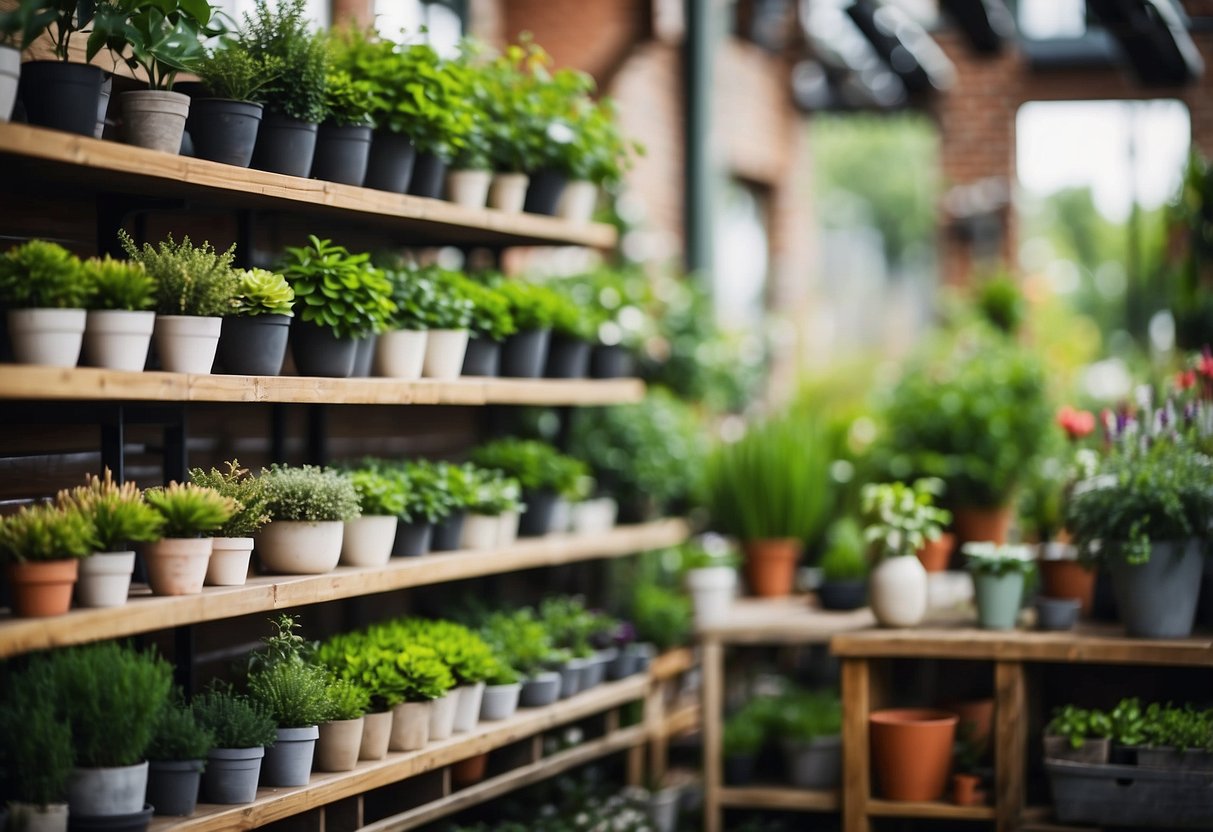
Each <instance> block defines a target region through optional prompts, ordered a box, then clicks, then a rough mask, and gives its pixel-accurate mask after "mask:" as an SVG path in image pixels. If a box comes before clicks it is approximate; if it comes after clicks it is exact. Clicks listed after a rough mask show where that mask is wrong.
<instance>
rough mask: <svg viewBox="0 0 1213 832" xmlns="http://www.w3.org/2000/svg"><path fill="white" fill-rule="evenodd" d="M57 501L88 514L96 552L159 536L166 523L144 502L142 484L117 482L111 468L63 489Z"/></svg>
mask: <svg viewBox="0 0 1213 832" xmlns="http://www.w3.org/2000/svg"><path fill="white" fill-rule="evenodd" d="M55 502H56V503H57V504H58V505H59V506H61V507H63V508H68V509H75V510H77V511H79V512H80V513H81V514H82V515H84V516H85V517H86V518H88V520H89V522H90V524H91V527H92V528H91V534H90V536H89V547H90V549H91V550H92V551H94V552H121V551H125V550H126V549H127V548H128V547H129V546H130V544H132V543H149V542H151V541H153V540H159V539H160V530H161V528H162V527H163V526H164V518H163V517H162V516H161V515H160V513H159V512H158V511H156V510H155V509H154V508H152V507H151V506H150V505H148V504H147V503H146V502H144V500H143V494H142V492H140V490H139V487H138V486H137V485H135V483H133V482H125V483H123V484H122V485H119V484H118V483H116V482H114V477H113V474H112V473H111V472H110V470H109V469H108V468H106V469H105V475H104V477H98V476H95V475H94V476H92V477H90V478H88V479H87V480H86V481H85V484H84V485H81V486H77V487H76V488H73V489H71V490H64V491H60V492H59V495H58V497H56V499H55Z"/></svg>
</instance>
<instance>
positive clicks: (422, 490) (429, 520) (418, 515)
mask: <svg viewBox="0 0 1213 832" xmlns="http://www.w3.org/2000/svg"><path fill="white" fill-rule="evenodd" d="M385 473H387V475H388V476H389V477H390V478H392V479H393V481H394V482H395V487H396V489H397V490H398V491H400V492H401V493H402V494H403V495H404V507H403V508H402V509H401V510H400V513H399V514H398V518H399V522H398V523H397V525H396V542H395V543H394V544H393V546H392V555H393V556H394V557H416V556H418V555H424V554H425V553H426V552H428V551H430V545H431V542H432V540H433V534H434V526H435V525H436V524H437V523H439V522H441V521H442V520H443V519H444V518H445V517H447V515H449V514H450V513H451V511H452V509H453V508H454V501H453V499H452V497H451V493H450V486H449V484H448V483H447V481H446V479H445V478H444V477H443V476H441V475H440V473H439V469H438V468H437V467H436V466H434V465H433V464H431V463H428V462H425V461H424V460H419V461H416V462H409V463H405V464H402V465H396V466H393V467H392V468H390V469H388V470H387V471H386V472H385Z"/></svg>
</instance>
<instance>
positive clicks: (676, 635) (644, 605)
mask: <svg viewBox="0 0 1213 832" xmlns="http://www.w3.org/2000/svg"><path fill="white" fill-rule="evenodd" d="M692 617H693V611H692V608H691V600H690V599H689V598H687V597H686V595H684V594H683V593H681V592H675V591H674V590H672V589H668V588H666V587H664V586H661V585H660V584H657V583H649V582H645V583H640V584H638V585H637V586H636V589H635V594H634V595H633V596H632V622H633V624H635V626H636V634H637V638H639V639H640V640H641V641H649V642H652V643H653V644H654V645H655V646H656V647H657V649H658V650H672V649H674V648H675V647H681V646H683V645H684V644H687V643H688V642H689V641H690V637H691V626H692Z"/></svg>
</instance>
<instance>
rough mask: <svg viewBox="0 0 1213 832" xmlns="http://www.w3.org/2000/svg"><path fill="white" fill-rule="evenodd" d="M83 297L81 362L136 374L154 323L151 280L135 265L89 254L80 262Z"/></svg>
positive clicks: (154, 314) (141, 362)
mask: <svg viewBox="0 0 1213 832" xmlns="http://www.w3.org/2000/svg"><path fill="white" fill-rule="evenodd" d="M81 269H82V270H83V274H84V281H85V283H86V285H87V286H88V297H87V298H86V299H85V301H84V306H85V308H86V309H87V310H88V314H87V317H86V322H85V326H84V354H83V359H84V361H83V363H85V364H87V365H89V366H92V367H105V368H107V369H110V370H128V371H130V372H136V373H137V372H139V371H141V370H142V369H143V366H144V364H146V363H147V350H148V347H149V346H150V345H151V341H152V328H153V327H154V326H155V324H156V312H155V310H154V307H155V305H156V280H155V278H153V277H152V276H151V275H150V274H148V273H147V271H146V270H145V269H144V268H143V265H142V264H141V263H136V262H132V261H129V260H114V259H112V258H110V257H109V256H108V255H106V257H105V258H104V259H102V258H99V257H93V258H90V259H88V260H85V261H84V262H83V263H82V264H81Z"/></svg>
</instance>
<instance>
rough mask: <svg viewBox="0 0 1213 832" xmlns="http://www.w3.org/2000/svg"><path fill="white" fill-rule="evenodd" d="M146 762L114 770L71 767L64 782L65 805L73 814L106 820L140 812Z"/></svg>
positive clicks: (118, 767)
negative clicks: (65, 789)
mask: <svg viewBox="0 0 1213 832" xmlns="http://www.w3.org/2000/svg"><path fill="white" fill-rule="evenodd" d="M146 795H147V761H146V760H145V761H144V762H142V763H136V764H135V765H133V766H117V767H114V768H74V769H72V773H71V776H70V777H69V778H68V781H67V805H68V810H69V811H70V812H71V813H72V814H73V815H87V816H89V817H109V816H111V815H133V814H136V813H137V812H141V811H143V800H144V797H145V796H146Z"/></svg>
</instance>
